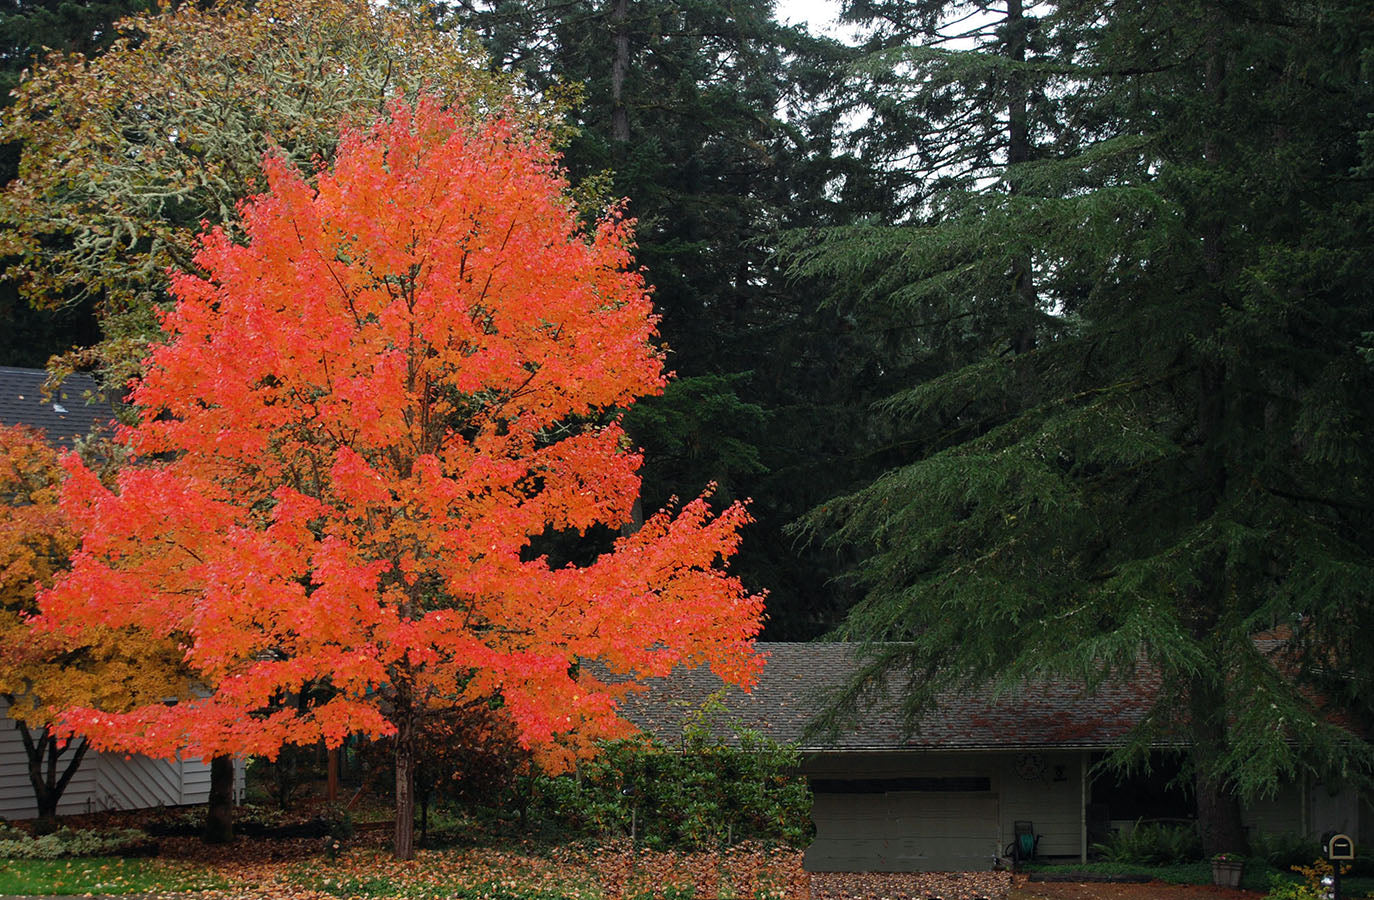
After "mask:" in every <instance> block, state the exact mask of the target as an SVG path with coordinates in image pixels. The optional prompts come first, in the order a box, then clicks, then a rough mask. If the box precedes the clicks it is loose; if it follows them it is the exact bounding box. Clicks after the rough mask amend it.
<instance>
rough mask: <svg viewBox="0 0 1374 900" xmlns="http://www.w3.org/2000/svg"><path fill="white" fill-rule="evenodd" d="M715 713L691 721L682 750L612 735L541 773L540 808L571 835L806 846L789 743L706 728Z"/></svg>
mask: <svg viewBox="0 0 1374 900" xmlns="http://www.w3.org/2000/svg"><path fill="white" fill-rule="evenodd" d="M713 711H714V708H712V707H708V708H707V709H706V710H704V711H702V712H701V713H699V714H698V715H697V716H696V717H695V718H694V719H693V720H692V721H691V722H690V723H689V725H688V727H687V728H686V730H685V732H684V741H683V746H682V749H681V750H680V751H679V750H674V749H668V748H665V747H662V746H659V745H656V744H653V743H650V742H649V741H647V740H644V739H632V740H627V741H617V742H614V743H611V744H608V745H606V746H605V747H604V748H603V750H602V753H601V754H600V755H599V756H597V757H596V758H595V759H592V760H590V761H589V762H586V763H584V764H583V765H582V767H581V769H580V771H579V773H578V774H577V775H576V776H573V775H562V776H557V777H549V776H543V777H540V778H539V779H538V780H537V784H536V790H537V795H538V802H539V812H540V813H541V814H542V815H543V816H544V817H545V818H546V820H548V821H551V822H553V823H555V824H556V825H558V826H559V827H560V828H561V829H563V830H564V831H569V832H572V833H575V834H581V835H586V836H606V835H624V834H630V833H631V831H632V830H633V832H634V834H635V836H636V837H637V838H638V839H640V840H642V841H643V842H644V843H645V845H647V846H649V847H652V848H655V849H666V848H669V847H685V848H693V849H700V848H708V847H718V846H721V845H722V844H725V843H728V842H733V841H742V840H745V839H755V840H773V841H779V842H783V843H786V844H789V845H792V846H801V845H802V844H804V843H805V842H806V841H807V839H808V838H809V836H810V828H811V815H810V813H811V793H810V790H809V788H808V787H807V784H806V779H805V778H803V777H802V776H801V775H800V774H798V772H797V767H798V758H797V754H796V753H795V751H792V750H789V749H787V748H785V747H782V746H780V745H778V744H776V743H774V742H772V741H769V740H767V739H766V738H763V737H762V736H760V735H758V734H756V733H753V732H750V731H747V730H731V729H727V728H712V726H711V722H710V721H709V716H710V715H711V714H712V713H713Z"/></svg>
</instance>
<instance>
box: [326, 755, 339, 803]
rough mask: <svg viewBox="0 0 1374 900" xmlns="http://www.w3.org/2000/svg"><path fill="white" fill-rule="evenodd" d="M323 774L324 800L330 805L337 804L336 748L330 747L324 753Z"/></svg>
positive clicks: (337, 766)
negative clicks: (324, 773)
mask: <svg viewBox="0 0 1374 900" xmlns="http://www.w3.org/2000/svg"><path fill="white" fill-rule="evenodd" d="M325 772H326V775H325V788H324V799H325V800H326V801H328V802H329V803H330V804H331V805H332V804H335V803H338V802H339V748H338V747H330V748H329V749H328V750H326V751H325Z"/></svg>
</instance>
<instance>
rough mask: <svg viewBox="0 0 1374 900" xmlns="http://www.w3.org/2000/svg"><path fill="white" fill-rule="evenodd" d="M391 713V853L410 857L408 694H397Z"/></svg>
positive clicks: (411, 720)
mask: <svg viewBox="0 0 1374 900" xmlns="http://www.w3.org/2000/svg"><path fill="white" fill-rule="evenodd" d="M398 693H399V692H398ZM395 715H396V718H395V723H396V833H395V840H394V842H393V847H392V853H393V855H394V856H395V857H396V858H397V859H414V858H415V710H414V709H413V708H412V707H411V703H410V700H409V698H408V697H404V696H398V697H397V701H396V713H395Z"/></svg>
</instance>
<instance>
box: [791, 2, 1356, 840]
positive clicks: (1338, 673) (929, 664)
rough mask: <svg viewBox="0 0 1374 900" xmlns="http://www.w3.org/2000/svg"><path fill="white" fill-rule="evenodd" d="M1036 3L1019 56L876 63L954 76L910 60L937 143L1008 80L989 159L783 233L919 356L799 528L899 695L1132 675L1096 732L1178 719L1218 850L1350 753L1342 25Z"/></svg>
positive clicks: (855, 630) (1335, 7)
mask: <svg viewBox="0 0 1374 900" xmlns="http://www.w3.org/2000/svg"><path fill="white" fill-rule="evenodd" d="M967 9H968V8H967V7H962V6H959V5H944V4H935V5H932V13H931V15H939V16H946V17H947V16H951V15H958V14H962V12H964V11H967ZM1035 14H1036V16H1037V18H1038V19H1039V21H1038V22H1037V23H1036V24H1035V25H1034V26H1033V27H1028V28H1026V29H1025V31H1026V34H1027V35H1028V41H1029V43H1028V44H1027V46H1028V47H1029V48H1030V49H1029V50H1028V51H1027V55H1026V57H1025V62H1024V63H1023V62H1022V60H1021V59H1019V58H1018V55H1017V51H1015V50H1014V48H1015V46H1016V37H1015V34H1014V29H1013V27H1012V25H1013V23H1012V22H1011V20H1010V19H1008V20H1006V21H1004V22H1003V23H1002V25H1001V26H1000V27H1001V31H1000V32H999V34H1000V35H1001V39H1000V40H999V41H998V44H997V49H998V50H1000V52H997V51H996V50H995V51H994V52H991V53H990V52H989V50H988V48H987V47H980V48H978V49H973V50H968V49H965V50H960V51H953V52H950V53H948V54H946V53H944V52H940V51H935V50H931V49H930V48H928V47H920V48H916V49H912V50H908V51H905V53H904V56H903V57H902V58H903V59H905V60H908V61H910V60H917V61H919V60H929V59H932V58H934V59H939V60H941V62H942V63H943V64H945V65H946V66H947V68H948V70H949V71H962V72H964V73H966V78H965V80H964V81H961V82H959V85H960V87H959V89H958V90H954V89H952V88H949V89H946V88H942V86H941V85H940V83H939V82H938V81H933V82H926V83H922V84H918V86H917V87H916V88H913V89H914V90H916V91H917V93H916V94H915V95H914V96H915V97H916V98H917V99H918V101H919V103H918V104H917V107H916V108H918V109H919V108H926V107H929V108H931V109H936V110H939V111H940V114H941V116H943V118H937V119H935V120H933V121H935V122H936V124H939V123H940V122H944V123H946V124H945V125H944V126H943V133H944V134H945V135H946V136H951V135H952V136H953V137H954V138H955V139H956V140H954V141H953V142H952V143H950V144H949V146H950V147H951V148H952V150H953V152H955V154H956V155H955V157H954V158H956V159H957V158H960V157H959V156H958V149H959V148H960V147H961V146H963V144H964V142H965V141H966V140H968V139H969V138H968V137H965V136H962V135H961V134H960V133H959V132H958V131H957V130H954V129H955V128H956V123H962V122H966V121H970V120H971V119H972V118H974V117H977V116H990V115H991V114H990V113H989V112H988V111H987V110H986V109H983V110H979V109H976V108H973V106H971V105H970V102H971V101H973V100H974V98H976V97H977V96H978V95H979V92H978V91H971V90H969V89H968V88H969V86H970V85H973V86H978V85H983V86H987V85H989V84H992V83H993V80H992V78H991V77H990V76H991V75H992V74H994V73H997V72H999V71H1000V72H1005V73H1006V77H1005V80H1004V81H1003V82H1002V83H1003V84H1020V85H1023V86H1027V87H1028V93H1018V92H1017V91H1009V92H1006V93H1004V94H1003V95H1002V96H1003V101H1002V105H1001V107H1000V109H1001V111H1000V112H999V113H997V115H998V116H999V117H1000V121H1001V122H1003V123H1005V128H1003V129H1002V130H1001V131H1000V137H999V138H998V140H999V141H1000V143H994V144H993V145H992V146H991V147H990V148H988V149H989V151H990V152H988V153H987V155H986V156H985V157H984V159H985V160H987V161H988V163H989V164H990V165H991V166H993V167H994V168H991V169H987V168H985V169H984V170H982V171H981V172H979V173H977V174H975V175H974V176H973V177H972V178H969V179H964V180H959V179H957V178H956V179H954V180H953V181H952V182H950V183H945V182H943V181H942V177H943V174H944V173H945V172H946V171H949V169H948V165H947V164H946V165H937V166H935V167H934V168H932V169H931V171H930V172H929V173H928V174H925V175H924V177H922V178H921V179H919V180H917V182H916V187H915V188H913V196H915V197H916V200H915V202H913V203H912V204H911V206H910V207H909V208H908V213H907V218H906V220H905V221H904V222H903V223H901V224H900V225H896V226H894V225H891V224H889V225H887V226H885V227H878V226H874V227H870V228H865V229H861V230H855V229H851V230H849V231H840V232H832V233H830V234H829V235H827V236H826V237H825V239H824V240H822V241H821V242H819V243H818V244H816V245H815V246H814V247H812V248H811V249H810V250H809V252H807V253H806V254H804V256H803V258H802V261H801V264H800V265H801V267H802V269H803V270H805V271H810V272H821V273H828V274H835V275H837V276H839V277H845V278H848V279H850V283H851V284H852V285H853V287H852V288H851V292H852V293H853V294H855V295H858V296H861V297H862V298H863V299H865V300H866V301H867V303H868V305H869V308H876V309H879V310H881V311H882V312H883V314H885V315H888V316H891V317H893V318H895V319H897V320H899V321H900V320H901V319H903V318H905V319H906V321H907V322H908V323H909V324H910V325H911V338H910V340H909V342H908V343H907V344H906V345H905V350H906V352H907V353H909V354H911V355H912V356H915V357H921V358H925V359H930V360H937V359H938V360H942V361H943V362H944V364H945V367H946V368H945V371H944V372H943V373H942V374H940V375H938V376H937V377H933V378H927V379H924V380H920V381H917V382H914V383H913V384H911V385H910V386H909V387H908V388H907V389H906V390H904V391H902V392H900V393H897V394H895V395H894V396H893V397H891V398H890V399H889V400H888V401H887V403H886V405H885V411H886V412H887V413H888V414H890V415H891V416H892V418H893V419H894V421H896V422H898V423H905V424H906V426H907V427H908V432H907V438H908V443H907V444H906V445H905V447H904V449H905V451H906V453H905V458H903V459H901V460H900V461H898V463H897V464H895V465H894V466H893V467H892V468H891V469H890V470H889V471H887V472H886V473H885V474H884V475H882V476H881V477H880V478H878V479H876V480H875V481H873V483H871V484H870V485H869V486H867V487H865V488H863V489H862V490H859V491H856V492H854V493H852V494H850V495H848V496H845V497H843V498H841V499H839V500H836V501H834V502H831V503H829V504H827V505H826V506H824V507H822V508H820V509H818V510H816V511H815V512H814V513H813V514H812V517H811V519H810V520H809V527H810V528H812V529H813V530H815V531H817V532H819V531H821V530H824V529H835V532H836V535H835V538H834V539H835V541H836V543H837V544H838V545H841V546H844V547H847V548H849V551H850V552H855V553H858V554H860V555H861V556H862V559H863V561H862V563H861V564H860V565H859V566H858V567H857V570H856V574H857V577H858V578H859V579H860V581H861V583H862V585H863V586H864V588H865V589H866V591H867V594H866V599H865V600H864V601H863V603H862V604H861V605H860V606H859V607H858V608H856V609H855V610H854V611H853V613H852V615H851V617H850V619H849V621H848V623H847V625H846V633H847V634H849V635H851V636H853V637H857V638H862V639H866V640H871V641H875V642H877V641H900V642H906V643H903V644H901V645H900V646H886V647H882V648H876V649H875V655H874V658H873V663H872V669H871V671H872V672H873V673H875V674H877V673H883V672H890V671H892V670H893V669H894V668H902V669H905V670H909V671H911V672H912V673H915V674H917V675H919V676H921V677H920V678H919V679H917V681H918V682H919V683H920V689H918V690H915V691H913V693H912V694H911V696H910V698H909V701H910V702H909V711H910V713H911V715H912V721H913V722H916V721H918V719H919V715H920V710H921V708H922V706H923V704H924V702H926V701H928V700H929V699H930V698H931V696H932V695H933V694H934V692H936V691H938V690H939V689H940V688H941V687H944V686H947V685H949V684H977V683H984V682H985V681H986V680H987V679H988V678H993V679H996V680H997V681H998V683H1000V684H1002V685H1004V686H1010V685H1015V684H1017V683H1020V682H1021V681H1022V680H1023V679H1027V678H1037V677H1043V676H1045V675H1047V674H1050V675H1057V676H1069V677H1075V678H1082V679H1083V680H1084V681H1085V682H1086V683H1087V685H1088V686H1089V687H1093V686H1096V685H1098V684H1100V683H1102V682H1103V681H1104V680H1106V679H1118V678H1131V677H1133V676H1134V675H1136V674H1137V673H1138V672H1139V671H1140V670H1141V669H1142V667H1149V668H1150V669H1152V670H1154V671H1156V672H1157V673H1158V674H1159V676H1160V678H1161V683H1162V686H1161V690H1160V693H1159V695H1158V698H1157V702H1156V704H1155V706H1154V708H1153V710H1152V713H1151V715H1150V717H1149V718H1148V719H1147V721H1146V722H1145V723H1144V724H1143V725H1142V727H1141V729H1140V730H1139V731H1138V733H1137V741H1136V743H1135V744H1134V745H1133V746H1132V747H1129V748H1125V749H1123V751H1122V753H1120V754H1118V760H1124V759H1125V758H1126V757H1127V756H1128V755H1129V754H1130V753H1131V752H1136V751H1142V750H1145V749H1148V747H1149V746H1150V744H1151V743H1152V742H1153V741H1155V740H1156V739H1162V738H1165V737H1168V738H1170V739H1177V737H1178V736H1180V735H1182V736H1183V737H1184V738H1185V739H1186V740H1187V741H1188V743H1189V744H1190V746H1191V754H1190V760H1191V772H1192V779H1193V786H1194V788H1195V793H1196V797H1197V801H1198V813H1199V820H1200V822H1201V825H1202V830H1203V838H1204V843H1205V846H1206V847H1207V849H1208V852H1216V851H1219V850H1235V849H1239V848H1240V847H1241V846H1243V844H1244V833H1243V830H1242V829H1241V826H1240V819H1239V802H1240V800H1242V799H1245V798H1251V797H1254V796H1257V795H1263V794H1265V793H1269V792H1272V791H1273V790H1274V789H1275V788H1276V787H1277V786H1278V784H1279V783H1280V781H1281V780H1283V779H1287V778H1294V777H1297V776H1304V775H1307V774H1309V773H1315V774H1318V775H1322V776H1326V777H1332V776H1342V775H1343V776H1344V777H1365V776H1366V775H1367V773H1368V772H1369V771H1370V765H1371V762H1372V761H1374V760H1371V753H1370V749H1369V747H1368V745H1367V744H1365V743H1363V742H1361V741H1358V740H1356V739H1354V738H1352V737H1351V736H1350V735H1349V734H1348V733H1347V732H1346V731H1344V730H1343V729H1341V728H1339V727H1336V726H1335V725H1334V724H1332V720H1331V718H1330V716H1329V713H1330V707H1331V706H1333V705H1334V704H1336V703H1337V702H1343V703H1349V702H1351V701H1354V702H1357V703H1358V702H1364V703H1366V704H1367V702H1368V700H1367V691H1368V688H1369V686H1370V679H1369V665H1368V663H1367V662H1365V661H1363V660H1362V659H1361V658H1360V654H1359V653H1357V652H1355V651H1354V647H1355V646H1357V645H1358V643H1359V641H1360V640H1361V639H1363V640H1367V638H1368V635H1369V634H1370V633H1371V632H1370V626H1371V624H1374V623H1371V604H1370V601H1369V597H1368V586H1369V585H1370V584H1371V583H1374V539H1372V536H1374V527H1371V526H1374V520H1372V516H1371V514H1372V513H1374V494H1371V485H1370V479H1369V472H1370V463H1371V459H1370V454H1369V447H1368V442H1367V439H1366V438H1365V435H1367V434H1368V431H1369V428H1370V427H1371V426H1372V425H1374V405H1372V404H1371V397H1372V396H1374V394H1371V388H1374V379H1372V378H1371V372H1370V371H1369V369H1368V367H1365V366H1363V365H1362V364H1361V360H1360V358H1359V355H1358V344H1359V336H1360V334H1361V332H1362V331H1367V330H1369V328H1370V325H1371V323H1372V322H1374V304H1371V303H1370V302H1369V299H1368V290H1367V288H1366V287H1365V286H1364V285H1363V283H1362V279H1361V275H1360V274H1359V273H1361V272H1367V271H1368V270H1369V267H1370V264H1371V262H1374V259H1371V247H1374V242H1371V241H1370V240H1369V236H1370V224H1371V191H1370V182H1369V180H1368V178H1367V176H1366V175H1361V174H1360V171H1359V169H1358V167H1359V166H1360V164H1361V156H1360V146H1361V144H1360V142H1361V140H1362V138H1361V129H1367V128H1368V116H1369V114H1370V111H1371V110H1372V109H1374V93H1372V92H1371V89H1370V86H1369V85H1370V82H1369V80H1368V78H1367V72H1365V73H1362V70H1361V64H1362V58H1363V60H1364V65H1365V66H1367V65H1368V62H1367V60H1368V57H1369V53H1370V47H1371V39H1374V23H1371V22H1370V20H1369V18H1368V16H1367V15H1366V14H1363V13H1362V12H1361V11H1360V9H1359V4H1355V3H1347V2H1342V0H1323V2H1318V3H1315V4H1297V3H1290V2H1263V0H1246V2H1241V3H1236V4H1229V5H1227V6H1225V7H1222V6H1217V5H1215V4H1206V3H1192V2H1167V3H1160V2H1150V3H1146V2H1134V0H1126V2H1110V3H1106V2H1084V3H1076V2H1065V3H1061V4H1058V5H1042V6H1037V7H1036V8H1035ZM912 33H916V34H926V35H927V36H928V35H929V33H930V31H929V29H924V30H922V29H920V28H917V29H915V30H914V31H913V32H912ZM1036 41H1039V42H1040V43H1039V47H1040V48H1042V50H1040V51H1037V50H1036V46H1037V45H1036ZM1037 52H1040V53H1041V55H1040V56H1039V57H1037V56H1036V53H1037ZM903 71H904V72H907V73H912V72H914V73H915V74H916V75H919V74H920V69H919V68H916V69H914V70H913V69H912V68H911V67H908V68H906V69H905V70H903ZM974 73H981V75H976V74H974ZM899 74H901V73H899ZM980 78H981V79H982V80H981V81H979V80H978V79H980ZM1037 84H1039V85H1043V86H1044V87H1043V88H1040V89H1037V88H1036V87H1035V85H1037ZM941 90H946V96H944V97H943V99H942V95H941V93H940V92H941ZM1023 100H1024V101H1025V106H1024V113H1025V115H1026V117H1027V119H1028V123H1029V124H1028V125H1027V128H1028V134H1027V138H1028V146H1025V147H1022V148H1019V149H1018V147H1017V144H1016V129H1015V127H1014V122H1015V120H1016V119H1017V117H1018V114H1019V113H1020V111H1021V108H1020V107H1019V104H1020V103H1021V102H1022V101H1023ZM945 101H948V102H947V103H946V102H945ZM1037 108H1040V109H1043V110H1044V111H1045V112H1046V115H1044V116H1042V117H1040V118H1039V121H1040V122H1041V123H1042V124H1039V125H1037V124H1034V123H1035V122H1036V121H1037V116H1036V115H1035V114H1034V111H1035V110H1036V109H1037ZM997 133H998V132H997V130H996V129H994V128H992V127H988V128H985V129H983V130H981V131H979V132H977V133H976V135H975V136H974V140H975V143H974V144H973V145H972V149H970V151H969V152H970V154H973V153H974V152H975V151H977V150H978V145H977V144H976V141H977V140H982V139H983V138H985V137H987V136H988V135H994V134H997ZM1363 140H1365V141H1366V142H1367V135H1366V136H1365V137H1364V138H1363ZM1023 151H1026V152H1023ZM1027 288H1029V290H1027ZM1356 636H1363V637H1356ZM1319 679H1320V680H1323V687H1324V690H1323V691H1322V692H1321V693H1314V692H1313V691H1311V690H1308V689H1307V686H1308V685H1309V684H1311V683H1315V682H1316V681H1317V680H1319Z"/></svg>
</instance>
